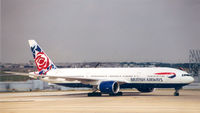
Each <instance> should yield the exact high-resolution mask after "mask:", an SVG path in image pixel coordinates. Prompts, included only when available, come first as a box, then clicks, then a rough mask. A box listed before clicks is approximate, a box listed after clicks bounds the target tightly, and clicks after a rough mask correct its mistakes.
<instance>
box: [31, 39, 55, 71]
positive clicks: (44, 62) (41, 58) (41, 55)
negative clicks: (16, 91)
mask: <svg viewBox="0 0 200 113" xmlns="http://www.w3.org/2000/svg"><path fill="white" fill-rule="evenodd" d="M28 42H29V45H30V47H31V51H32V53H33V58H34V60H35V64H36V66H37V69H38V71H39V74H40V75H45V74H46V73H47V72H48V71H49V70H51V69H56V66H55V65H54V64H53V62H52V61H51V60H50V59H49V57H48V56H47V55H46V54H45V52H44V51H43V50H42V49H41V47H40V46H39V45H38V44H37V42H36V41H35V40H29V41H28Z"/></svg>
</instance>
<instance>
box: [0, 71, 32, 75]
mask: <svg viewBox="0 0 200 113" xmlns="http://www.w3.org/2000/svg"><path fill="white" fill-rule="evenodd" d="M3 72H4V73H6V74H12V75H22V76H29V74H28V73H23V72H11V71H3Z"/></svg>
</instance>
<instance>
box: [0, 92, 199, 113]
mask: <svg viewBox="0 0 200 113" xmlns="http://www.w3.org/2000/svg"><path fill="white" fill-rule="evenodd" d="M124 91H125V93H124V96H118V97H109V96H107V95H103V96H102V97H87V92H88V91H60V92H14V93H12V92H11V93H0V112H1V113H39V112H40V113H88V112H89V113H133V112H134V113H200V90H181V91H180V96H178V97H175V96H173V92H174V90H171V89H158V90H156V91H154V92H153V93H143V94H142V93H139V92H137V91H136V90H124Z"/></svg>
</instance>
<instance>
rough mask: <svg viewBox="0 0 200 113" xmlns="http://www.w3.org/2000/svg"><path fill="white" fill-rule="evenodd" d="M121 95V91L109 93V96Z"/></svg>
mask: <svg viewBox="0 0 200 113" xmlns="http://www.w3.org/2000/svg"><path fill="white" fill-rule="evenodd" d="M122 95H123V93H122V92H118V93H116V94H114V93H110V94H109V96H122Z"/></svg>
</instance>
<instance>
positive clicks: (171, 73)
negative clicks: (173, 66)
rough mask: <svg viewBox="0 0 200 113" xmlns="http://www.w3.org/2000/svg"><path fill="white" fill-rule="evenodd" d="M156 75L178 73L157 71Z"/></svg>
mask: <svg viewBox="0 0 200 113" xmlns="http://www.w3.org/2000/svg"><path fill="white" fill-rule="evenodd" d="M155 74H156V75H176V73H173V72H161V73H155Z"/></svg>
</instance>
